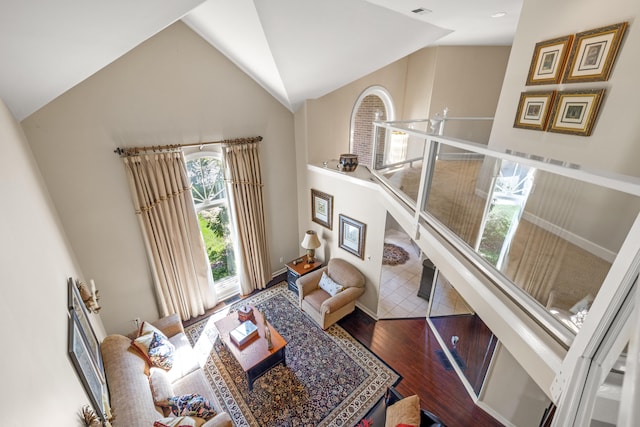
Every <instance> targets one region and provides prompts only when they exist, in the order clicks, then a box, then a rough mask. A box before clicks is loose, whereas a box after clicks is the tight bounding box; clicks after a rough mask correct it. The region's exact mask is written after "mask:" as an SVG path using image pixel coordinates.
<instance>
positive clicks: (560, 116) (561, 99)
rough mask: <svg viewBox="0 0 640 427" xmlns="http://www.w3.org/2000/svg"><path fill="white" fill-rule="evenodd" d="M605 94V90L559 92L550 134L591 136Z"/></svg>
mask: <svg viewBox="0 0 640 427" xmlns="http://www.w3.org/2000/svg"><path fill="white" fill-rule="evenodd" d="M604 93H605V90H604V89H595V90H580V91H564V92H558V93H557V95H556V100H555V104H554V108H553V113H552V115H551V120H549V127H548V130H549V132H557V133H567V134H571V135H580V136H589V135H591V132H592V131H593V127H594V125H595V122H596V119H597V117H598V111H599V109H600V104H601V103H602V99H603V98H604Z"/></svg>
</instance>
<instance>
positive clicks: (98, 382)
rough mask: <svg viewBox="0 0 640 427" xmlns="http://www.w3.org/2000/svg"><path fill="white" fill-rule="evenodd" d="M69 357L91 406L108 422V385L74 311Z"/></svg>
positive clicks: (70, 318) (70, 320)
mask: <svg viewBox="0 0 640 427" xmlns="http://www.w3.org/2000/svg"><path fill="white" fill-rule="evenodd" d="M69 357H70V358H71V362H72V363H73V366H74V368H75V369H76V372H77V373H78V376H79V377H80V380H81V381H82V385H83V386H84V388H85V390H86V392H87V395H88V396H89V400H90V401H91V406H93V409H94V410H95V412H96V414H97V415H98V417H100V419H101V420H102V421H103V422H104V421H107V414H108V412H109V410H108V409H107V408H106V407H105V405H106V402H108V397H107V388H106V384H105V383H104V381H103V380H102V378H101V377H100V375H99V373H98V370H97V369H96V366H95V364H94V363H93V361H92V357H91V354H90V350H89V348H88V346H87V343H86V341H85V338H84V336H83V334H82V330H81V326H80V321H79V320H78V316H77V314H76V313H75V312H73V311H71V312H69Z"/></svg>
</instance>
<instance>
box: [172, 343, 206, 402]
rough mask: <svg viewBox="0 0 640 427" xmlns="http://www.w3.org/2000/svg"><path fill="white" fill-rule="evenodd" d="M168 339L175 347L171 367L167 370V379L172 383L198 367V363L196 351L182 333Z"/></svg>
mask: <svg viewBox="0 0 640 427" xmlns="http://www.w3.org/2000/svg"><path fill="white" fill-rule="evenodd" d="M169 341H170V342H171V344H173V346H174V347H175V348H176V350H175V358H174V362H173V367H172V368H171V369H170V370H169V372H168V374H169V381H171V384H173V383H174V382H176V381H177V380H178V379H180V378H182V377H184V376H185V375H187V374H189V373H191V372H193V371H195V370H198V369H200V363H199V362H198V355H197V353H196V351H195V350H194V349H193V347H191V344H190V343H189V339H188V338H187V336H186V335H185V334H184V333H180V334H177V335H174V336H172V337H171V338H169ZM174 391H175V390H174Z"/></svg>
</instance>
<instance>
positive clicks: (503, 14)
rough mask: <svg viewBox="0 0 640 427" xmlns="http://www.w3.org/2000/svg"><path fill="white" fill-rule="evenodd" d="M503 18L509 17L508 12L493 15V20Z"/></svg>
mask: <svg viewBox="0 0 640 427" xmlns="http://www.w3.org/2000/svg"><path fill="white" fill-rule="evenodd" d="M503 16H507V12H496V13H492V14H491V17H492V18H502V17H503Z"/></svg>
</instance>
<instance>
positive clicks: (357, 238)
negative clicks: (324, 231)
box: [338, 214, 367, 259]
mask: <svg viewBox="0 0 640 427" xmlns="http://www.w3.org/2000/svg"><path fill="white" fill-rule="evenodd" d="M339 218H340V237H339V239H338V246H340V247H341V248H342V249H344V250H345V251H347V252H350V253H352V254H353V255H355V256H357V257H359V258H361V259H364V242H365V237H366V233H367V225H366V224H363V223H362V222H360V221H356V220H355V219H353V218H349V217H348V216H345V215H342V214H340V215H339Z"/></svg>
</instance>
